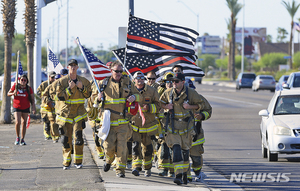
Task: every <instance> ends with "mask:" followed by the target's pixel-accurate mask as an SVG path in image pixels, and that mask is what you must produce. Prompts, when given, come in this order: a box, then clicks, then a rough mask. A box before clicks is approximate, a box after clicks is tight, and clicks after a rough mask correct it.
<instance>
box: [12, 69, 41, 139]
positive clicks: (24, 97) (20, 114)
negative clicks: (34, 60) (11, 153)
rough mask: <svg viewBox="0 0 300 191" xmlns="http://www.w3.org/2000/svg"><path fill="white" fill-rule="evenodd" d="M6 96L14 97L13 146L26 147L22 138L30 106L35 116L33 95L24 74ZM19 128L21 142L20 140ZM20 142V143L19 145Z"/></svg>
mask: <svg viewBox="0 0 300 191" xmlns="http://www.w3.org/2000/svg"><path fill="white" fill-rule="evenodd" d="M7 96H9V97H10V96H14V99H13V112H14V117H15V123H16V124H15V128H16V135H17V138H16V141H15V145H19V144H21V145H26V143H25V141H24V138H25V134H26V123H27V118H28V114H29V113H30V104H31V106H32V113H33V114H35V101H34V93H33V91H32V89H31V87H30V86H28V78H27V76H26V75H25V74H24V75H22V76H21V77H20V79H19V83H17V84H16V83H15V84H14V85H13V86H12V87H11V88H10V90H9V91H8V93H7ZM20 126H21V127H22V129H21V140H20ZM20 141H21V143H20Z"/></svg>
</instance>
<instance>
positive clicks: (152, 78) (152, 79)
mask: <svg viewBox="0 0 300 191" xmlns="http://www.w3.org/2000/svg"><path fill="white" fill-rule="evenodd" d="M147 79H148V80H155V79H156V78H147Z"/></svg>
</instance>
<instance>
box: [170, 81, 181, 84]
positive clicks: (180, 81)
mask: <svg viewBox="0 0 300 191" xmlns="http://www.w3.org/2000/svg"><path fill="white" fill-rule="evenodd" d="M172 82H173V83H176V84H177V83H179V82H181V81H180V80H172Z"/></svg>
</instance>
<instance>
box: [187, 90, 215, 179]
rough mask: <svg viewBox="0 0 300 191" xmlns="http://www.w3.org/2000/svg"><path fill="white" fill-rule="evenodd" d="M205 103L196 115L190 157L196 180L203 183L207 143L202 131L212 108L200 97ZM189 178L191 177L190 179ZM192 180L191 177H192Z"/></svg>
mask: <svg viewBox="0 0 300 191" xmlns="http://www.w3.org/2000/svg"><path fill="white" fill-rule="evenodd" d="M200 96H201V97H202V99H203V101H204V108H203V109H201V111H200V112H198V113H195V131H196V136H195V137H194V139H193V143H192V148H191V149H190V157H191V159H192V169H193V171H194V173H195V176H196V177H195V180H196V181H197V182H199V181H201V179H202V178H204V177H202V176H205V175H204V173H202V172H201V169H202V166H203V156H202V154H203V153H204V147H203V144H204V142H205V138H204V131H203V129H202V121H205V120H207V119H209V118H210V117H211V114H212V107H211V105H210V104H209V102H208V101H207V100H206V99H205V98H204V97H203V96H202V95H200ZM188 178H189V177H188ZM190 178H191V177H190Z"/></svg>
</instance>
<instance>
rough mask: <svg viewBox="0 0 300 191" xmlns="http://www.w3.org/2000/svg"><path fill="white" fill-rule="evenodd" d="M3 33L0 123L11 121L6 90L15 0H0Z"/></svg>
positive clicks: (8, 78) (13, 29) (9, 101)
mask: <svg viewBox="0 0 300 191" xmlns="http://www.w3.org/2000/svg"><path fill="white" fill-rule="evenodd" d="M1 3H2V10H1V13H2V17H3V20H2V23H3V33H4V84H3V87H2V93H3V97H2V106H1V117H0V123H11V112H10V108H11V99H10V97H8V96H7V92H8V91H9V89H10V87H11V53H12V38H13V37H14V32H15V18H16V14H17V13H16V12H17V10H16V0H1Z"/></svg>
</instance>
